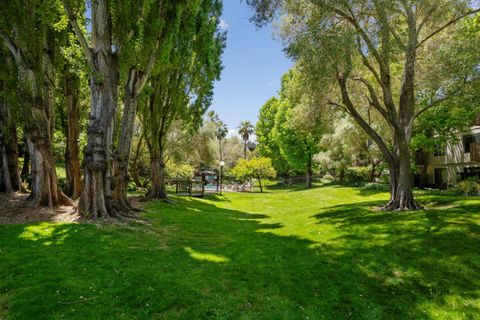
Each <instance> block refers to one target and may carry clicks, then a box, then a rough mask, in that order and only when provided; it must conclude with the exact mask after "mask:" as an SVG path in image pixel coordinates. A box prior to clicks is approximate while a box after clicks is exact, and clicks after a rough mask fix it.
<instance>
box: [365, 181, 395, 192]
mask: <svg viewBox="0 0 480 320" xmlns="http://www.w3.org/2000/svg"><path fill="white" fill-rule="evenodd" d="M364 188H365V189H367V190H379V191H389V186H388V184H384V183H378V182H370V183H367V184H365V187H364Z"/></svg>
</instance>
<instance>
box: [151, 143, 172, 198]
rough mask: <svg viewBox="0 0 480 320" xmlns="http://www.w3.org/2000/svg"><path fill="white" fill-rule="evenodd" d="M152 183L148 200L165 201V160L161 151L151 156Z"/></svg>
mask: <svg viewBox="0 0 480 320" xmlns="http://www.w3.org/2000/svg"><path fill="white" fill-rule="evenodd" d="M151 161H152V163H151V167H152V182H151V186H150V189H149V190H148V193H147V197H148V198H150V199H167V198H168V196H167V188H166V185H165V159H164V155H163V150H159V151H158V152H155V153H154V154H153V155H152V158H151Z"/></svg>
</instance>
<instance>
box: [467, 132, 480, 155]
mask: <svg viewBox="0 0 480 320" xmlns="http://www.w3.org/2000/svg"><path fill="white" fill-rule="evenodd" d="M474 142H476V143H480V134H478V133H477V134H467V135H464V136H463V152H465V153H468V152H470V144H472V143H474Z"/></svg>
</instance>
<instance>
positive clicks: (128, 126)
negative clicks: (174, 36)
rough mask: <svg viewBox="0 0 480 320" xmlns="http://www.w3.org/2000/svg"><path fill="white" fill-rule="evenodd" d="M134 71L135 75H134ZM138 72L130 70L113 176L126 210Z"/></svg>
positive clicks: (120, 203)
mask: <svg viewBox="0 0 480 320" xmlns="http://www.w3.org/2000/svg"><path fill="white" fill-rule="evenodd" d="M132 72H133V75H132ZM135 74H136V72H135V71H134V70H133V71H131V72H130V76H129V80H128V83H127V87H126V89H125V91H126V92H125V98H124V107H123V118H122V129H121V132H120V138H119V142H118V148H117V154H116V159H115V162H114V166H113V176H114V177H115V189H114V192H113V196H114V198H115V200H116V202H117V203H118V205H119V206H120V207H121V208H123V209H124V210H131V209H132V207H131V206H130V204H129V202H128V199H127V187H128V164H129V163H128V162H129V159H130V149H131V144H132V138H133V127H134V124H135V116H136V114H137V107H138V96H137V93H136V90H135V79H136V76H135Z"/></svg>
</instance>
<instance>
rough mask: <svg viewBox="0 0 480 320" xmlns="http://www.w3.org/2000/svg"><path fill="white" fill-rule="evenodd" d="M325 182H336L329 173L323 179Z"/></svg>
mask: <svg viewBox="0 0 480 320" xmlns="http://www.w3.org/2000/svg"><path fill="white" fill-rule="evenodd" d="M322 179H323V180H327V181H329V182H332V181H334V180H335V178H334V177H333V176H332V175H331V174H330V173H327V174H325V175H324V176H323V177H322Z"/></svg>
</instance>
